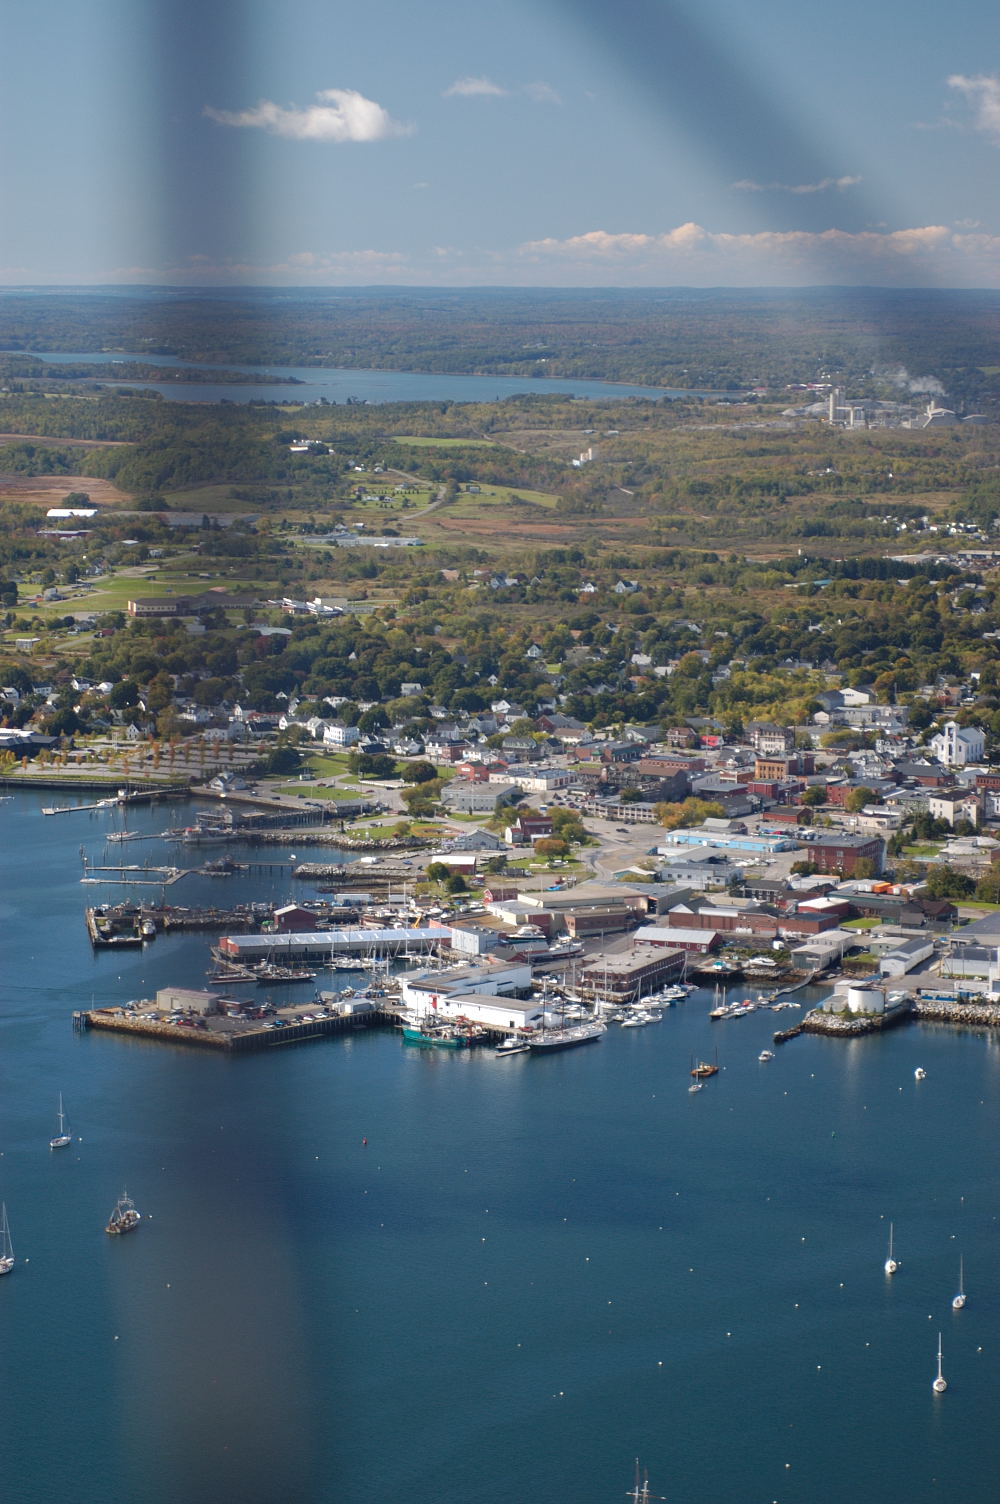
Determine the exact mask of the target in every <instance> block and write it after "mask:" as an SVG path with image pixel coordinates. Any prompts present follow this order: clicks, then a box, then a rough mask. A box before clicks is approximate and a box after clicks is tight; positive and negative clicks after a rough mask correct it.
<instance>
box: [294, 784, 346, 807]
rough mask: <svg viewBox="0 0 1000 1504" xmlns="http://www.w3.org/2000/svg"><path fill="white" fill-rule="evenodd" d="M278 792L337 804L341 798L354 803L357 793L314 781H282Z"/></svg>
mask: <svg viewBox="0 0 1000 1504" xmlns="http://www.w3.org/2000/svg"><path fill="white" fill-rule="evenodd" d="M275 792H276V793H278V794H286V795H287V796H288V797H289V798H290V799H315V800H317V801H320V800H325V801H327V802H328V803H330V802H332V803H334V804H336V803H337V802H338V801H340V800H346V801H348V802H349V803H351V804H354V803H355V802H356V800H357V797H358V796H357V794H356V793H354V791H353V790H351V789H345V788H339V789H331V788H328V787H327V786H326V785H325V784H323V785H320V786H317V785H316V784H314V783H280V784H278V786H277V788H276V790H275Z"/></svg>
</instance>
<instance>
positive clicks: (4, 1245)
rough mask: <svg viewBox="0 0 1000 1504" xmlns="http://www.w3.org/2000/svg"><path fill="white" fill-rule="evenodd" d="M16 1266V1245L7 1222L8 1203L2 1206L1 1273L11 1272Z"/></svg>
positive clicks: (0, 1229)
mask: <svg viewBox="0 0 1000 1504" xmlns="http://www.w3.org/2000/svg"><path fill="white" fill-rule="evenodd" d="M13 1267H14V1245H13V1243H12V1242H11V1240H10V1226H9V1224H8V1222H7V1203H6V1201H5V1202H4V1203H3V1205H2V1206H0V1274H9V1273H10V1271H11V1270H12V1269H13Z"/></svg>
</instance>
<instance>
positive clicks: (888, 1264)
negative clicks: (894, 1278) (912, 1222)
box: [884, 1222, 899, 1274]
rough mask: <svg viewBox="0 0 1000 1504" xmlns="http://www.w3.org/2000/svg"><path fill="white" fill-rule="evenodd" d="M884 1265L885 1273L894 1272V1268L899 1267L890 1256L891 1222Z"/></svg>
mask: <svg viewBox="0 0 1000 1504" xmlns="http://www.w3.org/2000/svg"><path fill="white" fill-rule="evenodd" d="M884 1267H885V1272H886V1274H895V1272H896V1270H897V1269H898V1268H899V1265H898V1264H897V1262H896V1260H895V1259H894V1258H893V1256H892V1223H891V1222H890V1223H889V1256H888V1258H887V1259H886V1261H885V1266H884Z"/></svg>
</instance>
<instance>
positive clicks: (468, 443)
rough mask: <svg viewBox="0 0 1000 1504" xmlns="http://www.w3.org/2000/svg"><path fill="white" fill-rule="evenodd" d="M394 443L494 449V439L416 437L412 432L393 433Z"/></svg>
mask: <svg viewBox="0 0 1000 1504" xmlns="http://www.w3.org/2000/svg"><path fill="white" fill-rule="evenodd" d="M392 442H393V443H394V444H411V445H413V446H414V448H417V449H468V448H471V447H472V446H475V447H476V448H477V449H496V447H497V442H496V440H495V439H428V438H417V437H416V436H415V435H414V434H406V435H403V434H398V433H397V434H393V436H392Z"/></svg>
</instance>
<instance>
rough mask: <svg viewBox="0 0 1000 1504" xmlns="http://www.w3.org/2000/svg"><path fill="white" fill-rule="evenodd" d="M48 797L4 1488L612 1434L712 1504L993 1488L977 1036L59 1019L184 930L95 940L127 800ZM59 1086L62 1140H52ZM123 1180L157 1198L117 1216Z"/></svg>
mask: <svg viewBox="0 0 1000 1504" xmlns="http://www.w3.org/2000/svg"><path fill="white" fill-rule="evenodd" d="M46 800H47V796H43V795H35V794H31V793H18V794H17V796H16V797H15V799H14V800H13V802H10V803H5V804H3V805H2V806H0V835H2V839H3V842H4V852H5V855H4V860H3V863H2V890H0V905H2V909H0V912H2V917H3V924H4V932H5V934H6V935H7V936H8V937H9V943H8V945H7V947H6V964H5V975H4V981H5V988H4V993H5V1005H4V1014H3V1044H4V1051H3V1061H4V1070H3V1079H4V1091H3V1097H2V1104H0V1150H2V1154H3V1157H2V1159H0V1195H2V1197H3V1199H4V1200H5V1201H6V1203H7V1207H8V1211H9V1214H10V1218H11V1225H12V1230H13V1236H14V1241H15V1246H16V1252H17V1256H18V1264H17V1266H16V1268H15V1270H14V1272H13V1273H12V1275H11V1276H10V1277H9V1278H8V1279H5V1280H4V1281H3V1282H2V1285H0V1296H2V1298H3V1300H4V1302H5V1311H6V1321H5V1336H6V1342H5V1355H6V1368H7V1374H8V1386H7V1394H6V1397H5V1420H4V1425H5V1430H6V1433H7V1447H6V1448H5V1452H6V1459H7V1462H6V1478H5V1481H6V1484H7V1487H8V1489H9V1491H10V1493H11V1495H12V1497H16V1498H18V1499H19V1500H24V1501H25V1504H34V1501H36V1500H38V1501H41V1500H42V1499H48V1498H50V1497H52V1496H53V1494H54V1493H55V1492H56V1490H57V1489H58V1490H61V1491H62V1492H63V1493H64V1494H66V1495H67V1496H68V1497H71V1498H73V1499H74V1500H75V1501H80V1504H90V1501H91V1500H95V1501H96V1500H97V1499H98V1498H101V1499H106V1498H107V1495H108V1489H109V1476H110V1474H111V1472H112V1471H113V1474H114V1484H113V1487H114V1489H116V1490H117V1491H118V1492H119V1493H120V1494H121V1496H122V1497H142V1498H144V1499H149V1500H153V1501H156V1504H159V1501H160V1500H161V1499H162V1500H164V1501H166V1500H168V1499H171V1500H173V1499H179V1498H183V1499H185V1500H193V1501H201V1500H202V1499H205V1500H207V1499H209V1498H210V1497H212V1498H220V1497H222V1498H234V1499H235V1498H239V1499H240V1500H252V1501H257V1500H260V1501H261V1504H263V1501H270V1500H275V1499H279V1498H297V1499H303V1500H307V1501H310V1504H312V1501H315V1504H327V1501H330V1504H333V1501H337V1504H345V1501H346V1504H354V1501H355V1500H357V1501H360V1500H361V1499H362V1498H369V1497H371V1496H372V1495H375V1496H377V1497H379V1498H384V1499H392V1500H395V1499H406V1500H407V1501H412V1504H432V1501H438V1500H443V1499H450V1498H452V1497H454V1498H456V1499H458V1498H462V1499H470V1500H475V1501H480V1504H500V1501H509V1500H512V1499H521V1498H528V1497H532V1496H534V1495H535V1494H541V1495H543V1496H544V1495H545V1494H547V1493H552V1494H556V1492H557V1491H558V1493H559V1494H560V1495H561V1496H565V1497H567V1498H570V1499H573V1500H577V1501H581V1504H599V1501H603V1500H605V1499H609V1498H618V1497H621V1496H622V1494H623V1493H624V1490H625V1488H626V1486H627V1484H628V1482H629V1480H630V1477H631V1468H632V1458H633V1457H634V1456H636V1455H639V1456H641V1457H642V1459H643V1462H644V1464H645V1465H646V1466H647V1467H648V1468H649V1470H650V1481H651V1487H652V1489H653V1491H654V1492H656V1493H665V1494H667V1495H668V1496H669V1497H670V1498H673V1499H678V1500H680V1499H684V1500H690V1501H705V1504H708V1501H724V1504H729V1501H733V1504H736V1501H749V1500H778V1501H782V1504H787V1501H803V1500H808V1501H816V1504H826V1501H827V1500H829V1501H831V1504H832V1501H834V1500H838V1501H839V1500H841V1499H843V1498H844V1497H849V1496H857V1497H861V1498H872V1499H874V1498H878V1499H880V1500H889V1501H895V1500H899V1501H903V1500H906V1501H907V1504H911V1501H918V1504H922V1501H924V1500H927V1501H930V1500H932V1499H936V1498H938V1497H940V1496H941V1495H942V1494H943V1493H950V1494H951V1495H952V1496H953V1497H958V1498H961V1499H967V1500H976V1499H980V1498H982V1499H986V1498H988V1497H990V1491H991V1474H992V1471H993V1468H994V1465H995V1461H996V1456H995V1453H996V1443H995V1442H994V1440H993V1431H992V1424H991V1421H992V1417H991V1405H990V1401H991V1399H992V1395H993V1393H994V1392H995V1388H996V1384H997V1364H998V1361H1000V1346H998V1338H1000V1302H998V1288H997V1275H996V1259H995V1250H996V1245H997V1237H998V1233H1000V1224H998V1221H997V1208H996V1181H997V1151H996V1147H995V1146H996V1143H997V1127H998V1095H997V1085H998V1079H997V1078H998V1073H1000V1050H998V1047H997V1040H996V1038H995V1036H993V1035H990V1034H987V1033H980V1032H973V1031H952V1030H949V1029H945V1028H943V1027H941V1026H929V1025H914V1026H910V1027H904V1028H902V1029H899V1030H896V1031H894V1032H892V1033H890V1034H887V1035H885V1036H878V1037H872V1038H867V1039H860V1040H854V1041H850V1042H843V1041H838V1040H829V1039H820V1038H813V1037H802V1038H800V1039H798V1040H795V1041H793V1042H791V1043H790V1044H788V1045H786V1046H784V1047H782V1048H781V1049H779V1050H778V1052H777V1058H776V1059H775V1060H773V1061H771V1062H769V1063H767V1064H761V1063H759V1062H758V1060H757V1054H758V1052H759V1050H760V1049H761V1047H762V1046H763V1045H765V1044H767V1043H769V1042H770V1035H771V1032H772V1031H773V1029H774V1028H777V1027H780V1026H783V1025H784V1023H785V1022H786V1021H787V1019H788V1017H789V1015H788V1014H785V1015H775V1014H771V1013H768V1012H761V1013H758V1014H755V1015H753V1016H751V1017H748V1018H745V1019H739V1020H732V1021H728V1022H724V1023H721V1024H712V1023H710V1022H709V1020H708V1018H707V1011H708V1008H709V1007H710V1006H711V1002H710V997H709V994H708V993H707V992H699V993H695V994H692V996H691V997H690V998H689V999H688V1001H687V1002H686V1003H684V1004H682V1005H681V1006H679V1007H676V1008H674V1009H671V1010H669V1011H668V1012H667V1013H666V1015H665V1017H664V1019H663V1022H662V1023H661V1024H660V1025H658V1026H657V1027H655V1028H648V1029H641V1030H635V1031H621V1030H617V1029H615V1028H614V1027H612V1029H611V1030H610V1031H609V1033H608V1035H607V1036H606V1038H605V1039H604V1040H603V1041H602V1042H601V1043H600V1044H599V1045H598V1046H596V1047H594V1048H592V1049H587V1050H580V1051H569V1052H566V1053H565V1054H561V1055H557V1056H552V1057H548V1058H544V1059H539V1058H533V1057H525V1056H520V1057H516V1058H515V1059H513V1060H506V1061H497V1060H496V1059H494V1057H493V1055H492V1052H490V1051H475V1052H469V1053H465V1052H456V1053H452V1052H432V1051H419V1050H412V1049H407V1048H406V1047H404V1046H403V1045H402V1043H401V1041H400V1040H399V1038H398V1036H396V1035H395V1034H393V1033H390V1032H388V1031H372V1032H370V1033H369V1032H361V1033H357V1034H352V1035H350V1036H348V1037H347V1038H344V1039H331V1040H325V1041H315V1042H313V1043H309V1044H303V1045H301V1046H298V1047H296V1048H295V1049H288V1050H276V1051H273V1052H264V1053H263V1054H260V1055H255V1056H250V1057H247V1058H242V1059H233V1060H228V1059H219V1058H217V1057H216V1056H215V1055H213V1054H208V1053H202V1052H200V1051H197V1050H193V1049H186V1050H185V1049H181V1048H178V1047H173V1046H161V1045H157V1044H154V1043H152V1042H146V1041H137V1040H132V1039H123V1038H119V1037H114V1036H96V1035H94V1036H87V1035H84V1036H79V1035H76V1034H74V1033H73V1030H72V1028H71V1022H70V1017H71V1013H72V1010H73V1009H74V1008H78V1007H84V1006H89V1004H90V1000H91V997H92V996H93V997H94V998H95V999H96V1001H97V1003H98V1004H100V1003H102V1002H111V1001H122V1000H125V999H126V998H129V997H137V996H142V995H149V993H150V992H151V991H152V990H155V988H156V987H157V986H162V985H165V984H167V983H168V982H177V983H180V984H186V985H198V983H199V981H200V978H201V976H202V974H203V972H204V971H205V970H206V969H207V956H208V942H207V940H206V938H205V937H203V936H198V935H181V936H173V937H166V938H165V937H160V938H158V939H157V940H156V941H155V942H154V943H153V944H152V945H150V946H147V947H145V948H144V949H143V950H142V951H128V952H108V951H104V952H97V953H95V952H93V951H92V950H91V948H90V945H89V942H88V940H87V937H86V932H85V929H84V926H83V920H82V910H83V907H84V904H85V903H87V902H92V901H93V900H94V894H95V893H97V894H100V896H101V899H102V900H104V899H107V901H112V900H113V899H115V898H117V897H119V896H134V895H135V893H136V892H137V891H141V890H137V889H135V888H131V889H123V890H119V889H117V888H116V887H107V888H100V889H98V888H87V887H82V886H81V885H80V884H79V882H78V878H79V876H80V873H81V870H82V869H81V865H80V857H79V850H78V848H79V846H80V844H81V842H82V843H83V844H84V846H85V849H86V850H87V852H88V855H90V857H91V859H92V860H100V859H101V858H100V856H99V853H100V852H101V850H102V849H103V840H104V834H105V832H106V831H107V830H109V829H111V828H112V826H111V823H110V822H111V820H112V818H113V817H112V815H111V814H109V813H107V812H98V813H95V814H94V815H93V816H91V815H86V814H81V815H71V816H66V817H64V818H63V819H59V820H45V819H43V818H42V817H41V814H40V808H41V804H42V803H43V802H46ZM174 818H175V817H174V814H173V812H171V815H170V818H169V820H168V819H167V817H166V815H165V811H164V809H163V808H159V809H157V808H155V807H154V808H153V809H141V810H137V811H135V813H134V814H133V813H132V812H130V815H129V823H130V828H136V829H139V830H145V831H155V830H159V829H162V828H163V827H164V825H166V824H167V823H173V822H174ZM306 834H307V833H306V832H304V833H303V835H304V837H305V836H306ZM163 849H164V848H161V847H159V846H158V845H155V844H154V843H143V856H142V857H141V858H138V860H143V859H145V856H146V854H147V852H154V851H155V852H157V853H159V852H161V851H162V850H163ZM243 849H245V848H242V847H241V848H236V849H235V851H234V854H236V855H241V853H242V850H243ZM296 851H297V854H299V855H300V856H308V855H309V847H308V844H307V841H306V840H305V839H304V840H303V842H302V847H301V850H299V848H298V847H297V848H296ZM136 859H137V858H134V857H131V856H130V858H129V860H136ZM158 859H159V858H158V856H150V860H151V861H155V860H158ZM290 886H291V885H290V884H289V881H288V879H287V877H284V876H282V877H281V878H274V879H273V881H272V880H271V879H268V878H263V877H260V876H257V877H253V878H251V877H249V876H247V877H242V876H241V877H237V878H231V879H226V880H213V879H196V878H192V879H185V880H184V881H183V882H182V883H181V884H178V885H176V886H175V887H174V888H173V889H172V890H171V891H170V898H171V901H173V902H177V903H197V902H209V901H216V902H226V903H228V902H230V901H236V900H238V899H244V898H246V897H251V896H260V897H267V896H285V894H286V892H287V891H288V888H289V887H290ZM295 889H296V896H304V891H306V890H307V891H308V892H310V893H311V892H312V891H313V890H312V888H311V886H310V885H306V884H296V885H295ZM151 891H156V890H151ZM323 985H327V984H325V983H324V984H323ZM310 991H311V986H306V987H305V992H306V993H307V994H308V992H310ZM716 1047H717V1048H718V1050H719V1061H720V1066H721V1070H720V1073H719V1076H718V1077H717V1078H715V1079H713V1080H712V1081H710V1082H708V1084H707V1085H706V1087H705V1089H704V1090H703V1091H702V1092H699V1093H697V1094H694V1095H692V1094H690V1093H689V1092H688V1091H687V1085H688V1079H689V1077H688V1069H689V1065H690V1060H691V1058H692V1056H697V1057H700V1058H711V1053H710V1052H711V1051H713V1050H714V1049H715V1048H716ZM918 1065H919V1066H922V1067H924V1068H925V1069H926V1070H927V1079H926V1080H924V1081H922V1082H915V1080H914V1075H913V1073H914V1069H915V1068H916V1067H917V1066H918ZM59 1091H62V1092H63V1094H64V1097H65V1100H66V1106H67V1110H68V1112H69V1116H70V1123H71V1126H72V1130H73V1133H74V1135H75V1136H79V1139H80V1140H81V1141H80V1142H74V1145H73V1146H72V1148H71V1149H69V1150H66V1151H63V1152H62V1153H61V1154H52V1153H51V1152H50V1150H49V1149H48V1142H47V1141H48V1138H49V1137H50V1135H51V1133H52V1131H53V1127H54V1114H55V1107H56V1098H57V1094H58V1092H59ZM365 1139H367V1143H364V1142H363V1141H364V1140H365ZM123 1185H126V1186H127V1187H128V1190H129V1192H130V1194H132V1195H133V1196H134V1197H135V1200H136V1202H137V1204H138V1206H139V1207H140V1209H141V1211H142V1212H143V1216H144V1225H143V1226H142V1227H141V1228H140V1229H139V1231H138V1233H137V1234H136V1236H135V1237H134V1238H130V1239H125V1240H117V1239H110V1240H109V1239H107V1238H106V1237H105V1236H104V1233H103V1231H102V1229H103V1223H104V1221H105V1220H106V1217H107V1214H108V1212H109V1211H110V1209H111V1206H112V1205H113V1203H114V1200H115V1198H116V1196H117V1195H119V1194H120V1192H121V1190H122V1187H123ZM890 1218H891V1219H892V1220H893V1221H894V1223H895V1230H896V1253H897V1257H898V1258H899V1261H900V1269H899V1273H898V1274H897V1275H896V1276H895V1278H894V1279H892V1280H891V1281H890V1280H887V1279H886V1277H885V1276H884V1274H883V1271H882V1261H883V1259H884V1257H885V1239H886V1236H887V1230H888V1221H889V1219H890ZM960 1254H962V1255H964V1258H965V1270H966V1284H967V1287H968V1290H969V1303H968V1306H967V1308H966V1310H964V1311H963V1312H961V1313H953V1312H952V1311H951V1308H950V1301H951V1297H952V1295H953V1294H954V1292H955V1289H956V1288H957V1278H958V1259H959V1255H960ZM929 1318H930V1319H929ZM939 1329H941V1330H943V1333H944V1354H945V1373H946V1375H947V1377H948V1379H949V1385H950V1388H949V1392H948V1394H947V1395H945V1396H944V1397H943V1398H941V1399H936V1398H935V1397H934V1396H932V1394H931V1390H930V1381H931V1378H932V1377H933V1372H934V1353H935V1349H936V1339H937V1332H938V1330H939ZM116 1339H117V1340H116ZM980 1349H981V1350H980ZM661 1365H662V1366H661ZM60 1392H61V1393H63V1394H65V1395H68V1396H69V1397H70V1399H68V1400H67V1402H66V1403H65V1404H54V1403H53V1395H55V1394H57V1393H60ZM81 1397H83V1398H81ZM153 1458H155V1459H156V1463H155V1466H154V1464H153V1463H152V1462H151V1459H153ZM786 1464H788V1466H786Z"/></svg>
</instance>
